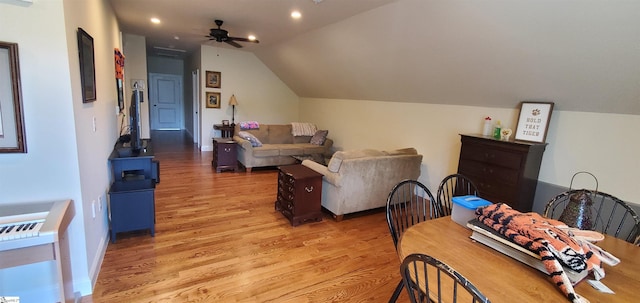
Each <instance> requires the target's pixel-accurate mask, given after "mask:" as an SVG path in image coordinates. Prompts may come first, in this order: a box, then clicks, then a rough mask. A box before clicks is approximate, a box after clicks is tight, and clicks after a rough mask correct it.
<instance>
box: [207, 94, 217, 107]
mask: <svg viewBox="0 0 640 303" xmlns="http://www.w3.org/2000/svg"><path fill="white" fill-rule="evenodd" d="M207 108H220V93H219V92H207Z"/></svg>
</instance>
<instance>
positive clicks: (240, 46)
mask: <svg viewBox="0 0 640 303" xmlns="http://www.w3.org/2000/svg"><path fill="white" fill-rule="evenodd" d="M224 42H226V43H227V44H230V45H233V46H235V47H237V48H242V45H240V44H238V43H235V42H234V41H233V40H231V39H229V40H226V41H224Z"/></svg>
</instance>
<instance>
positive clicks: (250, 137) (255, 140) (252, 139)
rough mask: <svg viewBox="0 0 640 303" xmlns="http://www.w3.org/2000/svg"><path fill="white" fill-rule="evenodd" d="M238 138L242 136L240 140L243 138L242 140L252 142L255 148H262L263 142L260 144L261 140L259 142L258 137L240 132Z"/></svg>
mask: <svg viewBox="0 0 640 303" xmlns="http://www.w3.org/2000/svg"><path fill="white" fill-rule="evenodd" d="M238 136H240V138H242V139H245V140H247V141H249V142H251V146H253V147H260V146H262V142H260V140H258V138H256V136H254V135H252V134H251V133H249V132H244V131H240V132H238Z"/></svg>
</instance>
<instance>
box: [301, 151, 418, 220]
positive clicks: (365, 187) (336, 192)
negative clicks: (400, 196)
mask: <svg viewBox="0 0 640 303" xmlns="http://www.w3.org/2000/svg"><path fill="white" fill-rule="evenodd" d="M421 163H422V155H419V154H418V152H417V151H416V149H415V148H405V149H398V150H392V151H378V150H373V149H364V150H352V151H339V152H336V153H335V154H333V156H332V157H331V160H330V161H329V163H328V165H327V166H324V165H321V164H318V163H316V162H313V161H310V160H304V161H302V165H304V166H307V167H309V168H311V169H313V170H315V171H317V172H319V173H321V174H322V175H323V176H324V177H323V178H322V206H323V207H324V208H326V209H327V210H329V211H331V212H332V213H333V215H334V217H335V218H336V220H338V221H340V220H342V218H343V216H344V215H345V214H350V213H355V212H359V211H363V210H369V209H374V208H379V207H385V206H386V203H387V196H388V195H389V192H390V191H391V189H392V188H393V186H395V185H396V184H397V183H399V182H400V181H402V180H405V179H413V180H417V179H418V177H419V176H420V165H421Z"/></svg>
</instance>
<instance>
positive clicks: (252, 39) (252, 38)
mask: <svg viewBox="0 0 640 303" xmlns="http://www.w3.org/2000/svg"><path fill="white" fill-rule="evenodd" d="M247 38H249V40H251V41H255V40H256V36H254V35H249V37H247Z"/></svg>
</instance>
